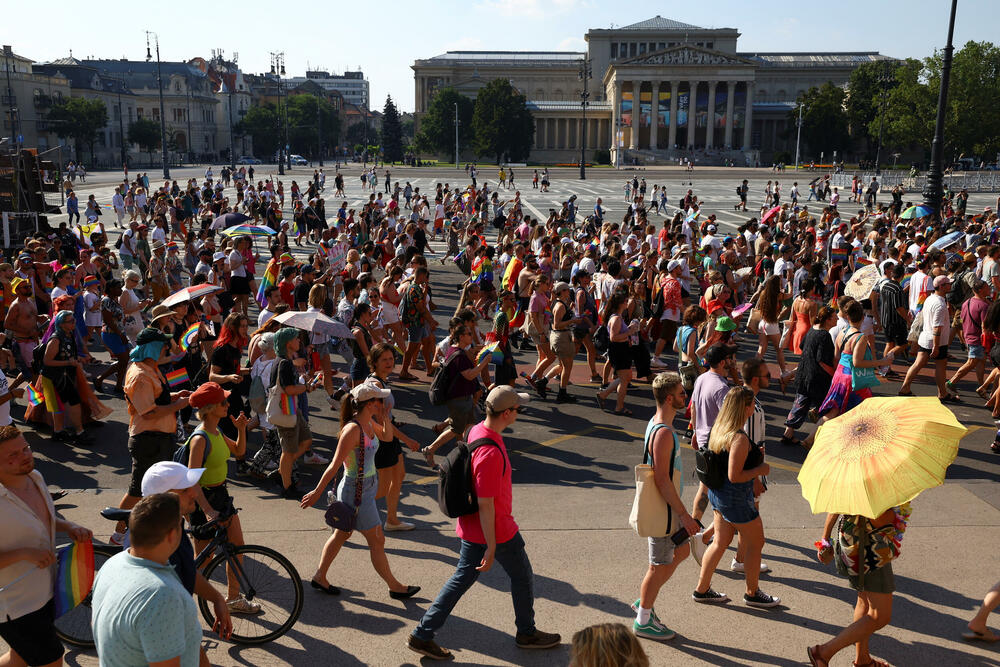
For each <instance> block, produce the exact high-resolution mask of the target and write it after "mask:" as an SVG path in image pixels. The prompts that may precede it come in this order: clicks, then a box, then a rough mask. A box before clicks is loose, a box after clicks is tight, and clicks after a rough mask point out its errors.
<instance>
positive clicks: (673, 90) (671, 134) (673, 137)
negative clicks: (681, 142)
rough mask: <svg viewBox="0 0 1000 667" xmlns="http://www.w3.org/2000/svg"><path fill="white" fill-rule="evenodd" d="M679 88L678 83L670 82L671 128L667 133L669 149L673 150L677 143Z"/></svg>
mask: <svg viewBox="0 0 1000 667" xmlns="http://www.w3.org/2000/svg"><path fill="white" fill-rule="evenodd" d="M677 88H678V83H677V82H676V81H671V82H670V128H669V130H668V132H667V149H673V148H674V145H675V144H676V143H677Z"/></svg>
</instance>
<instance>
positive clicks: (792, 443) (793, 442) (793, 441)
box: [781, 436, 802, 447]
mask: <svg viewBox="0 0 1000 667" xmlns="http://www.w3.org/2000/svg"><path fill="white" fill-rule="evenodd" d="M781 444H783V445H788V446H789V447H798V446H799V445H801V444H802V441H801V440H799V439H798V438H786V437H785V436H781Z"/></svg>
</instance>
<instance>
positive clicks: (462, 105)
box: [414, 88, 473, 155]
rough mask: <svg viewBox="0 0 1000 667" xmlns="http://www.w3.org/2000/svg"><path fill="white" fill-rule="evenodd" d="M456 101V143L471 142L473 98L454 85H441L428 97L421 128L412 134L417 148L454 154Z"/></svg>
mask: <svg viewBox="0 0 1000 667" xmlns="http://www.w3.org/2000/svg"><path fill="white" fill-rule="evenodd" d="M456 104H457V105H458V123H459V125H458V143H459V146H464V147H468V146H470V144H471V143H472V107H473V102H472V100H471V99H469V98H468V97H466V96H465V95H462V94H461V93H459V92H458V91H457V90H455V89H454V88H442V89H441V90H439V91H438V92H437V94H436V95H435V96H434V97H433V99H431V103H430V106H428V107H427V113H425V114H424V115H423V116H421V118H420V130H419V131H418V132H417V134H416V136H415V137H414V144H415V145H416V146H417V150H420V151H425V152H428V153H434V154H436V155H453V154H454V152H455V105H456Z"/></svg>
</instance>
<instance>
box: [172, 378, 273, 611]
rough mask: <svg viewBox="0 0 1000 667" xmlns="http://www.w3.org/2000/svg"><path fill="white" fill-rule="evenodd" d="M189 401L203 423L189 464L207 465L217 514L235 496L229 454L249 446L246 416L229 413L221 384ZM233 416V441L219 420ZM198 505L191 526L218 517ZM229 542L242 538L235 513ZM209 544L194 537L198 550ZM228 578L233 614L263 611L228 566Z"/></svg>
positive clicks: (208, 494) (191, 442)
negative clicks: (230, 481) (228, 484)
mask: <svg viewBox="0 0 1000 667" xmlns="http://www.w3.org/2000/svg"><path fill="white" fill-rule="evenodd" d="M188 403H189V404H190V405H191V407H192V408H194V409H196V410H197V411H198V419H199V420H201V423H200V424H198V427H197V428H196V429H195V430H194V433H192V434H191V437H190V438H189V439H188V446H189V448H190V451H189V452H188V467H189V468H192V469H194V468H204V469H205V472H203V473H202V475H201V479H200V480H199V483H200V484H201V490H202V492H203V493H204V495H205V500H206V501H207V505H209V506H211V508H212V509H213V510H214V511H215V516H218V513H221V512H223V511H225V510H227V509H228V508H230V507H231V506H232V504H233V499H232V497H230V495H229V489H227V488H226V476H227V474H228V473H229V456H230V454H232V455H233V456H236V457H237V458H240V457H242V456H244V455H245V454H246V449H247V422H248V421H249V420H248V419H247V416H246V415H245V414H243V413H240V414H239V416H237V417H230V416H229V392H228V391H226V390H225V389H223V388H222V387H220V386H219V385H218V384H217V383H215V382H206V383H205V384H203V385H201V386H200V387H198V388H197V389H196V390H195V391H194V393H193V394H191V396H190V397H189V398H188ZM222 419H231V420H232V422H233V425H234V426H236V433H237V437H236V440H230V439H229V438H227V437H226V436H225V435H224V434H223V433H222V432H221V431H220V430H219V421H220V420H222ZM198 504H199V508H198V509H196V510H195V511H194V512H192V513H191V526H192V527H195V526H200V525H202V524H205V523H208V521H209V520H210V519H212V518H215V517H209V516H206V515H205V512H203V511H202V509H201V506H204V505H205V503H202V502H199V503H198ZM227 527H228V530H229V534H228V536H229V541H230V542H232V543H233V544H234V545H236V546H240V545H242V544H243V543H244V541H243V527H242V526H241V525H240V517H239V516H234V517H233V518H232V519H230V520H229V521H228V526H227ZM207 544H208V540H197V539H196V540H195V549H196V550H197V551H199V552H200V551H201V550H202V549H204V548H205V546H206V545H207ZM226 578H227V583H228V586H229V594H228V595H227V596H226V603H227V606H228V607H229V613H231V614H256V613H258V612H260V605H259V604H258V603H256V602H250V601H249V600H247V599H246V598H245V597H243V596H242V595H241V594H240V582H239V579H237V578H236V576H234V573H233V571H232V570H231V569H230V568H229V566H227V568H226Z"/></svg>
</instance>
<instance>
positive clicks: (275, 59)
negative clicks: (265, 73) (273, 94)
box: [271, 51, 292, 176]
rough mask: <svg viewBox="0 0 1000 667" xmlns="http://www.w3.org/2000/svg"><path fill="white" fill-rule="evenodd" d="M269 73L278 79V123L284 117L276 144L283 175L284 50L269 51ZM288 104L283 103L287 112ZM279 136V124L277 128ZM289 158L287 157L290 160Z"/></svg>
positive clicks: (285, 142) (281, 174)
mask: <svg viewBox="0 0 1000 667" xmlns="http://www.w3.org/2000/svg"><path fill="white" fill-rule="evenodd" d="M271 74H272V76H275V77H276V78H277V79H278V123H279V124H280V123H281V122H282V120H283V119H284V120H285V121H286V122H285V139H284V143H282V141H281V139H279V140H278V143H279V144H280V145H279V146H278V175H279V176H284V175H285V146H286V145H287V144H288V123H287V120H288V115H287V113H286V114H285V115H284V116H282V113H281V77H282V76H283V75H284V74H285V52H284V51H279V52H278V53H275V52H273V51H272V52H271ZM287 107H288V104H287V103H286V104H285V110H286V112H287ZM278 130H279V136H280V130H281V128H280V126H279V128H278ZM290 159H291V158H289V160H290ZM291 166H292V165H291V162H289V163H288V167H289V169H290V168H291Z"/></svg>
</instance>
